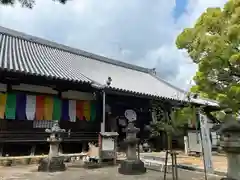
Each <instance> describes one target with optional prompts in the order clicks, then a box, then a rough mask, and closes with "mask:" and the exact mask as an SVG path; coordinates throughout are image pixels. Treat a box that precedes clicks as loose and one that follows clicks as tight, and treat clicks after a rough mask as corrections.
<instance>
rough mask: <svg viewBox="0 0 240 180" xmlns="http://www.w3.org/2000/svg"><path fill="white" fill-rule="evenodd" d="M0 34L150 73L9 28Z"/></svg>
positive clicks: (144, 69)
mask: <svg viewBox="0 0 240 180" xmlns="http://www.w3.org/2000/svg"><path fill="white" fill-rule="evenodd" d="M0 33H2V34H5V35H8V36H13V37H17V38H20V39H24V40H27V41H30V42H33V43H37V44H41V45H44V46H48V47H51V48H55V49H59V50H62V51H67V52H69V53H73V54H76V55H79V56H84V57H88V58H92V59H94V60H97V61H101V62H105V63H108V64H112V65H116V66H121V67H124V68H128V69H132V70H136V71H141V72H144V73H148V72H149V71H151V70H150V69H148V68H144V67H141V66H137V65H134V64H130V63H125V62H122V61H118V60H115V59H111V58H107V57H104V56H101V55H97V54H93V53H90V52H87V51H84V50H81V49H77V48H73V47H70V46H67V45H64V44H60V43H57V42H54V41H50V40H47V39H44V38H40V37H36V36H32V35H29V34H26V33H23V32H20V31H16V30H13V29H10V28H6V27H3V26H0Z"/></svg>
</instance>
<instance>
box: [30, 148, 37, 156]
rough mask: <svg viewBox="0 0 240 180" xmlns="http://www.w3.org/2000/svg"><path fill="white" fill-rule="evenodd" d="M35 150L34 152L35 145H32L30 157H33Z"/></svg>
mask: <svg viewBox="0 0 240 180" xmlns="http://www.w3.org/2000/svg"><path fill="white" fill-rule="evenodd" d="M35 150H36V145H33V146H32V147H31V153H30V156H34V155H35Z"/></svg>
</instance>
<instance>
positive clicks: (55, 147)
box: [38, 123, 66, 172]
mask: <svg viewBox="0 0 240 180" xmlns="http://www.w3.org/2000/svg"><path fill="white" fill-rule="evenodd" d="M45 131H46V132H47V133H50V137H49V138H48V139H47V141H48V142H49V145H50V148H49V153H48V157H47V158H46V159H43V160H42V161H41V162H40V164H39V166H38V171H43V172H55V171H64V170H65V169H66V167H65V164H64V158H62V157H60V156H59V145H60V143H61V142H62V138H61V137H60V135H61V134H62V133H64V132H65V129H61V128H60V127H59V125H58V123H55V124H54V125H53V127H52V128H51V129H46V130H45Z"/></svg>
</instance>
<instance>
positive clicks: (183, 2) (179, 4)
mask: <svg viewBox="0 0 240 180" xmlns="http://www.w3.org/2000/svg"><path fill="white" fill-rule="evenodd" d="M187 4H188V0H176V5H175V8H174V12H173V16H174V18H175V19H178V18H179V17H181V15H182V14H183V13H184V12H185V10H186V8H187Z"/></svg>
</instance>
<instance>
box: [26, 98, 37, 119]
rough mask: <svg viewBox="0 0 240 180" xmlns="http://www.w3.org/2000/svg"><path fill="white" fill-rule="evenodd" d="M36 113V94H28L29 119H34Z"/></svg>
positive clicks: (27, 109)
mask: <svg viewBox="0 0 240 180" xmlns="http://www.w3.org/2000/svg"><path fill="white" fill-rule="evenodd" d="M35 113H36V96H33V95H27V102H26V116H27V120H34V119H35Z"/></svg>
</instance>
